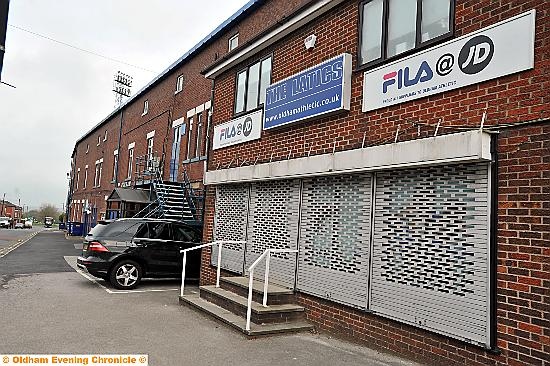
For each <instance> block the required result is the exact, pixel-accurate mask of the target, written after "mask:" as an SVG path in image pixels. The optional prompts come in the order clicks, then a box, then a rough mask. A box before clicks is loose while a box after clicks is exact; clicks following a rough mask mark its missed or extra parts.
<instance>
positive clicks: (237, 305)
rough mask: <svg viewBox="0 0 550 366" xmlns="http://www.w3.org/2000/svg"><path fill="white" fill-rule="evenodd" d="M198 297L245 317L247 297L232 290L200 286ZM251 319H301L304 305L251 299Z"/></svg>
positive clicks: (274, 321) (265, 322) (284, 320)
mask: <svg viewBox="0 0 550 366" xmlns="http://www.w3.org/2000/svg"><path fill="white" fill-rule="evenodd" d="M199 289H200V297H201V298H202V299H205V300H207V301H209V302H211V303H213V304H216V305H218V306H220V307H222V308H224V309H226V310H229V311H231V312H232V313H234V314H237V315H239V316H242V317H243V318H244V317H246V311H247V307H248V299H247V298H246V297H243V296H240V295H237V294H236V293H234V292H231V291H228V290H224V289H222V288H216V286H201V287H199ZM251 308H252V312H251V320H252V322H254V323H256V324H267V323H288V322H291V321H294V320H301V319H303V317H304V307H302V306H299V305H295V304H276V305H272V304H269V302H268V306H267V307H264V306H263V305H262V304H260V303H258V302H255V301H252V307H251Z"/></svg>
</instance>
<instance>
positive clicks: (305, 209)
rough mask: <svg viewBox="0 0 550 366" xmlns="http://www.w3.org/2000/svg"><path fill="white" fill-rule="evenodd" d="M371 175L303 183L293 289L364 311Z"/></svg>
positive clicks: (367, 272) (367, 269) (331, 177)
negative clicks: (295, 283) (294, 287)
mask: <svg viewBox="0 0 550 366" xmlns="http://www.w3.org/2000/svg"><path fill="white" fill-rule="evenodd" d="M371 179H372V178H371V175H370V174H357V175H339V176H330V177H319V178H314V179H306V180H304V183H303V190H302V216H301V224H300V246H299V248H300V254H299V256H298V278H297V285H296V287H297V289H299V290H300V291H302V292H306V293H310V294H313V295H316V296H320V297H323V298H326V299H330V300H332V301H337V302H341V303H344V304H348V305H352V306H355V307H360V308H365V307H366V306H367V293H368V275H369V242H370V238H369V235H370V212H371V210H370V205H371Z"/></svg>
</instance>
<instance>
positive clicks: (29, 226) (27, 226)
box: [23, 219, 32, 229]
mask: <svg viewBox="0 0 550 366" xmlns="http://www.w3.org/2000/svg"><path fill="white" fill-rule="evenodd" d="M23 226H24V227H25V229H32V219H25V222H24V223H23Z"/></svg>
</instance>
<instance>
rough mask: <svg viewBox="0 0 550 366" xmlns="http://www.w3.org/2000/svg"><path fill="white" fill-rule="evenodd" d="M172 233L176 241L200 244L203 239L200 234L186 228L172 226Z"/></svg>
mask: <svg viewBox="0 0 550 366" xmlns="http://www.w3.org/2000/svg"><path fill="white" fill-rule="evenodd" d="M172 231H173V235H174V240H175V241H183V242H200V241H201V239H202V238H201V236H200V234H199V233H197V232H196V231H195V230H193V229H191V228H188V227H185V226H180V225H175V224H172Z"/></svg>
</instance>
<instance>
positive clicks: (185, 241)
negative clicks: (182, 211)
mask: <svg viewBox="0 0 550 366" xmlns="http://www.w3.org/2000/svg"><path fill="white" fill-rule="evenodd" d="M172 234H173V237H174V241H175V242H176V243H177V245H178V251H179V250H183V249H188V248H192V247H194V246H197V245H200V242H201V239H202V235H201V233H200V232H199V231H197V230H195V229H193V228H191V227H188V226H186V225H182V224H173V225H172ZM179 257H180V260H179V267H178V268H179V270H180V271H181V269H182V267H181V265H182V260H181V258H182V255H181V254H180V256H179ZM200 264H201V250H200V249H196V250H192V251H189V252H188V253H187V265H186V267H185V274H186V277H187V278H198V277H199V272H200Z"/></svg>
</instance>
